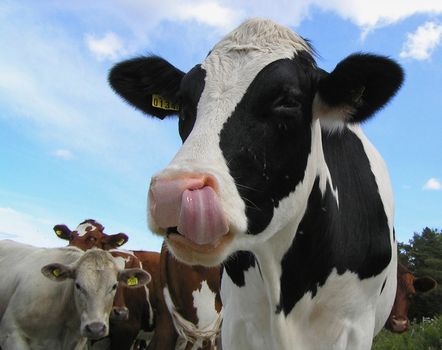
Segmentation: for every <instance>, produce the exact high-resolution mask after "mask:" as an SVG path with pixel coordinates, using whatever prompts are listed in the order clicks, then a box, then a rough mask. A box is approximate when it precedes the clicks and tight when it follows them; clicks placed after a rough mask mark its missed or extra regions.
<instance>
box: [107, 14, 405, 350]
mask: <svg viewBox="0 0 442 350" xmlns="http://www.w3.org/2000/svg"><path fill="white" fill-rule="evenodd" d="M109 80H110V84H111V85H112V87H113V88H114V89H115V91H116V92H117V93H118V94H120V95H121V96H122V97H123V98H125V99H126V100H127V101H128V102H129V103H131V104H133V105H134V106H135V107H137V108H139V109H141V110H142V111H143V112H145V113H147V114H150V115H153V116H156V117H159V118H161V119H162V118H164V117H166V116H167V115H172V114H173V113H174V112H170V111H164V110H159V109H156V108H154V107H151V106H150V104H149V101H150V98H151V95H152V94H160V95H163V96H164V97H165V98H168V99H169V100H171V101H172V102H176V103H179V105H180V113H179V116H180V120H179V131H180V135H181V138H182V140H183V142H184V143H183V146H182V148H181V149H180V150H179V151H178V153H177V155H176V156H175V158H174V159H173V160H172V161H171V163H170V164H169V166H168V167H167V168H166V169H165V170H163V171H162V172H161V173H159V174H158V175H157V176H158V177H174V176H180V174H189V173H207V174H210V175H211V176H213V177H214V178H216V180H217V183H218V184H219V191H218V196H219V199H220V202H221V204H222V207H223V210H224V214H225V216H226V218H227V220H228V222H229V225H230V226H229V228H230V231H229V232H230V234H232V236H233V239H232V240H231V241H230V242H229V243H227V244H226V245H224V246H223V247H222V249H218V250H217V251H216V252H215V253H213V254H207V256H201V255H200V256H198V255H194V254H192V252H190V251H182V250H174V249H173V247H172V252H173V253H174V254H175V255H176V256H177V257H178V258H179V259H181V260H183V261H185V262H188V263H201V264H205V265H216V264H219V263H224V265H225V273H224V274H223V277H222V287H221V295H222V300H223V304H224V321H223V328H222V343H223V348H224V349H241V350H244V349H293V348H296V349H303V350H305V349H312V350H318V349H327V350H328V349H348V350H350V349H358V350H363V349H367V350H368V349H370V347H371V343H372V338H373V336H374V335H375V334H376V333H377V332H378V331H379V330H380V329H381V328H382V326H383V325H384V324H385V320H386V319H387V317H388V314H389V312H390V309H391V306H392V305H393V301H394V296H395V290H396V267H397V260H396V259H397V258H396V242H395V239H394V235H393V195H392V190H391V186H390V180H389V176H388V173H387V169H386V166H385V164H384V162H383V160H382V158H381V156H380V155H379V154H378V152H377V151H376V149H375V148H374V146H373V145H372V144H371V143H370V142H369V141H368V139H367V138H366V137H365V135H364V134H363V132H362V130H361V127H360V123H361V122H363V121H364V120H366V119H367V118H369V117H370V116H372V115H373V114H374V113H375V112H376V111H378V110H379V109H380V108H382V107H383V106H384V105H385V104H386V103H387V102H388V101H389V99H390V98H391V97H392V96H393V95H394V94H395V93H396V91H397V90H398V89H399V87H400V86H401V84H402V81H403V72H402V69H401V68H400V67H399V66H398V65H397V64H396V63H395V62H394V61H392V60H390V59H388V58H386V57H382V56H377V55H372V54H354V55H351V56H349V57H347V58H346V59H344V60H343V61H341V62H340V63H339V64H338V65H337V66H336V68H335V70H334V71H333V72H331V73H327V72H325V71H323V70H321V69H320V68H318V67H317V65H316V63H315V60H314V53H313V49H312V47H311V46H310V44H309V43H308V42H307V41H306V40H304V39H303V38H301V37H300V36H299V35H297V34H295V33H293V32H292V31H291V30H290V29H288V28H285V27H282V26H280V25H278V24H275V23H273V22H271V21H267V20H261V19H252V20H249V21H247V22H245V23H243V24H242V25H241V26H240V27H239V28H237V29H235V30H234V31H233V32H231V33H230V34H228V35H227V36H226V37H225V38H224V39H222V40H221V41H220V42H219V43H218V44H217V45H215V47H214V48H213V50H212V51H211V52H210V54H209V55H208V56H207V58H206V59H205V60H204V61H203V63H202V64H201V65H198V66H196V67H195V68H193V69H192V70H191V71H190V72H188V73H187V74H185V73H183V72H181V71H179V70H178V69H176V68H175V67H173V66H172V65H170V63H168V62H166V61H165V60H163V59H161V58H159V57H154V56H151V57H140V58H136V59H133V60H129V61H125V62H122V63H120V64H118V65H116V66H115V67H114V68H113V69H112V71H111V73H110V77H109ZM150 227H151V229H152V230H153V231H155V232H160V233H163V232H161V230H160V228H159V227H157V225H156V224H155V222H153V220H151V222H150ZM195 256H196V257H195Z"/></svg>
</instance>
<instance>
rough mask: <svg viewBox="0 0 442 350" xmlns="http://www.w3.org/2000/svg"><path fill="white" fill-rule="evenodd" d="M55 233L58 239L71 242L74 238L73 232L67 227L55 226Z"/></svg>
mask: <svg viewBox="0 0 442 350" xmlns="http://www.w3.org/2000/svg"><path fill="white" fill-rule="evenodd" d="M54 232H55V234H56V235H57V237H58V238H61V239H65V240H67V241H70V240H71V238H72V231H71V230H70V229H69V228H68V227H67V226H66V225H55V226H54Z"/></svg>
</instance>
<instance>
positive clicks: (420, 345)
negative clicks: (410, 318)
mask: <svg viewBox="0 0 442 350" xmlns="http://www.w3.org/2000/svg"><path fill="white" fill-rule="evenodd" d="M372 350H442V316H439V317H437V318H435V319H433V320H425V321H423V322H421V323H414V324H412V325H411V327H410V329H409V330H408V331H407V332H405V333H402V334H393V333H391V332H389V331H387V330H385V329H384V330H382V331H381V332H380V333H379V334H378V335H377V336H376V338H375V339H374V342H373V347H372Z"/></svg>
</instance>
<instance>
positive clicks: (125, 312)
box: [109, 250, 145, 322]
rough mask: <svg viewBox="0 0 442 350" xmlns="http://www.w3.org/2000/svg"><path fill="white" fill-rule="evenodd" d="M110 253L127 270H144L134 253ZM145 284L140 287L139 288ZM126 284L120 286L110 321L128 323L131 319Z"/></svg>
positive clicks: (117, 251) (116, 251) (118, 251)
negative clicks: (127, 303) (127, 304)
mask: <svg viewBox="0 0 442 350" xmlns="http://www.w3.org/2000/svg"><path fill="white" fill-rule="evenodd" d="M109 253H111V254H112V256H113V257H114V259H115V260H118V261H120V264H122V265H123V266H124V267H125V268H126V269H134V268H142V264H141V261H140V260H139V259H138V258H137V256H136V255H135V254H133V253H132V252H124V251H120V250H111V251H110V252H109ZM143 285H145V284H140V285H138V286H139V287H141V286H143ZM124 287H125V284H124V283H122V285H120V286H118V288H117V290H116V292H115V297H114V303H113V306H112V312H111V314H110V321H111V322H114V321H127V320H128V319H129V309H128V308H127V306H126V298H125V294H127V291H126V288H124Z"/></svg>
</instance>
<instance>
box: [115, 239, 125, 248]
mask: <svg viewBox="0 0 442 350" xmlns="http://www.w3.org/2000/svg"><path fill="white" fill-rule="evenodd" d="M124 242H126V240H125V239H124V238H120V239H119V240H118V241H117V245H118V246H120V245H123V244H124Z"/></svg>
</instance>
